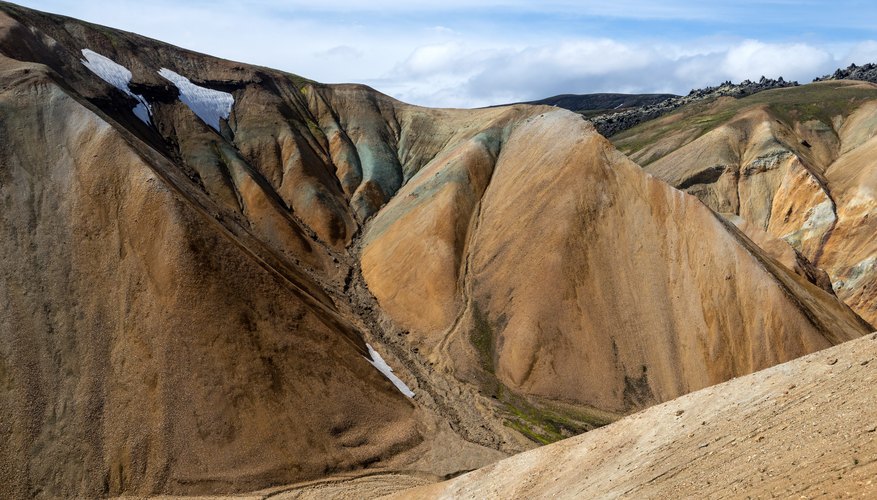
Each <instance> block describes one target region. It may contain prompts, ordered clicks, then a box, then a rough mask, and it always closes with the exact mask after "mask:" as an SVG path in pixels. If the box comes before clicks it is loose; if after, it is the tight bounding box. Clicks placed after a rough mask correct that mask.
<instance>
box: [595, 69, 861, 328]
mask: <svg viewBox="0 0 877 500" xmlns="http://www.w3.org/2000/svg"><path fill="white" fill-rule="evenodd" d="M875 99H877V85H874V84H872V83H865V82H857V81H847V80H836V81H825V82H818V83H812V84H809V85H804V86H801V87H795V88H788V89H778V90H770V91H766V92H762V93H759V94H756V95H753V96H750V97H746V98H743V99H731V98H720V99H716V100H712V101H704V102H703V103H699V104H697V105H694V106H690V107H687V108H683V109H680V110H679V111H677V112H675V113H673V114H670V115H667V116H665V117H663V118H660V119H658V120H655V121H652V122H647V123H644V124H642V125H640V126H638V127H635V128H633V129H630V130H628V131H626V132H623V133H621V134H618V135H616V136H614V137H613V138H612V140H613V142H614V143H615V144H616V145H617V146H618V147H619V148H620V149H621V150H622V151H623V152H625V153H626V154H628V155H629V156H630V157H631V158H632V159H633V160H634V161H636V162H637V163H639V164H640V165H642V166H643V167H644V168H645V170H646V172H649V173H651V174H653V175H655V176H657V177H660V178H662V179H664V180H666V181H667V182H668V183H670V184H671V185H673V186H676V187H678V188H679V189H684V190H685V191H687V192H689V193H691V194H693V195H695V196H697V197H698V198H700V199H701V201H703V202H704V203H705V204H706V205H708V206H709V207H711V208H712V209H713V210H715V211H716V212H720V213H730V214H735V215H738V216H740V217H741V218H742V219H744V220H746V221H747V222H748V223H750V224H752V225H754V226H756V227H757V228H759V229H761V230H763V231H766V232H768V233H770V234H771V235H772V236H773V237H775V238H779V239H782V240H784V241H786V242H787V243H788V244H789V245H791V246H792V247H794V249H795V251H796V252H798V253H800V254H801V255H803V256H804V257H806V258H807V259H808V260H809V261H810V262H812V263H813V264H814V265H816V266H818V267H820V268H822V269H824V270H825V271H826V272H827V273H828V275H829V276H830V278H831V281H832V283H833V288H834V291H835V292H836V293H837V295H838V297H840V298H841V299H842V300H844V301H845V302H846V303H847V304H849V305H850V307H852V308H853V309H854V310H855V311H856V312H857V313H858V314H860V315H861V316H862V317H863V318H864V319H865V320H867V321H869V322H871V323H875V322H877V264H875V254H877V246H875V245H877V240H875V239H874V237H873V235H874V232H875V230H877V226H875V224H877V221H875V211H877V198H875V196H877V194H875V193H877V169H875V168H874V165H873V163H872V162H870V161H868V160H867V158H870V157H871V156H872V155H873V154H874V152H875V148H877V142H875V140H874V132H875V130H877V106H875Z"/></svg>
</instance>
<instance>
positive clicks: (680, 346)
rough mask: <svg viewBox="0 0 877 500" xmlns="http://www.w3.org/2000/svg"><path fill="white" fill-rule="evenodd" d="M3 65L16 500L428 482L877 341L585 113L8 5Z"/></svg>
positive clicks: (1, 325) (7, 326)
mask: <svg viewBox="0 0 877 500" xmlns="http://www.w3.org/2000/svg"><path fill="white" fill-rule="evenodd" d="M0 54H2V55H0V135H2V137H3V141H2V146H0V200H2V203H3V215H2V219H0V220H2V231H3V232H2V238H0V244H2V246H3V252H4V255H5V256H8V257H7V258H4V259H3V260H2V262H0V294H2V296H0V304H2V309H0V398H2V401H3V402H4V404H3V406H2V407H0V412H2V422H3V424H2V427H0V433H2V434H3V439H2V440H0V457H2V458H3V460H0V484H2V488H3V489H0V493H3V494H4V495H5V496H13V497H17V496H43V497H57V496H67V497H69V496H88V497H90V496H104V495H116V494H121V493H130V494H137V495H146V494H151V493H187V494H188V493H233V492H238V491H244V490H257V489H262V488H266V487H270V486H275V485H279V484H287V483H292V482H297V481H304V480H310V479H315V478H320V477H325V476H329V475H332V474H335V473H339V472H348V473H350V472H351V471H353V472H356V471H369V472H374V471H394V470H406V471H415V472H418V473H421V474H424V475H426V476H428V477H433V478H440V477H443V476H445V475H450V474H456V473H459V472H461V471H465V470H470V469H474V468H477V467H480V466H482V465H485V464H487V463H490V462H492V461H494V460H496V459H497V458H500V457H502V456H504V455H507V454H510V453H514V452H519V451H522V450H524V449H527V448H531V447H533V446H535V444H536V443H538V442H549V441H554V440H557V439H560V438H562V437H565V436H571V435H573V434H576V433H579V432H582V431H585V430H589V429H592V428H594V427H596V426H599V425H602V424H605V423H607V422H609V421H611V420H613V419H615V418H618V417H619V416H620V415H622V414H626V413H629V412H632V411H635V410H638V409H641V408H644V407H646V406H650V405H653V404H656V403H660V402H662V401H666V400H668V399H671V398H674V397H677V396H679V395H682V394H685V393H687V392H690V391H693V390H697V389H700V388H703V387H706V386H708V385H711V384H715V383H719V382H722V381H724V380H727V379H729V378H732V377H735V376H739V375H743V374H747V373H750V372H752V371H754V370H758V369H761V368H765V367H768V366H772V365H774V364H776V363H781V362H783V361H787V360H789V359H793V358H795V357H798V356H801V355H804V354H807V353H810V352H813V351H816V350H819V349H823V348H826V347H829V346H831V345H834V344H837V343H839V342H842V341H845V340H849V339H853V338H855V337H858V336H860V335H862V334H863V333H865V332H866V331H867V328H868V327H867V325H866V324H865V323H864V322H863V321H862V320H861V319H860V318H859V317H858V316H856V314H854V313H853V312H852V311H851V310H850V309H849V308H848V307H846V306H845V305H844V304H843V303H842V302H840V301H838V300H837V298H836V297H834V296H833V295H832V294H830V293H828V292H827V291H826V290H824V289H823V288H820V286H817V285H816V284H813V283H811V281H814V280H812V279H809V278H808V276H807V275H806V273H801V272H800V270H799V274H796V273H795V272H794V271H795V270H794V269H790V268H788V267H786V266H785V265H783V264H781V261H782V258H775V257H774V256H772V255H771V254H769V253H768V252H765V251H763V250H762V249H761V247H759V246H758V245H755V244H754V243H753V242H752V240H751V239H750V238H749V237H746V236H745V235H744V233H743V232H741V231H740V230H738V229H737V228H736V227H734V226H733V225H731V224H729V223H727V221H725V220H724V219H722V218H719V217H716V216H715V214H714V213H713V212H712V211H710V210H709V209H708V208H706V207H704V206H703V205H702V204H701V203H700V202H699V201H698V200H697V199H696V198H694V197H691V196H688V195H686V194H684V193H682V192H680V191H677V190H675V189H673V188H671V187H670V186H668V185H667V184H665V183H663V182H660V181H658V180H657V179H655V178H653V177H651V176H648V175H646V174H644V173H643V172H642V170H641V169H640V167H639V166H637V165H635V164H634V163H632V162H631V161H630V160H628V159H627V158H626V157H624V156H623V155H621V154H620V153H619V152H617V151H616V150H615V149H614V148H613V147H612V145H611V144H610V143H609V142H608V141H606V140H605V139H603V138H602V137H600V136H599V135H598V134H597V133H596V132H595V131H594V129H593V127H591V126H590V125H589V124H588V123H587V122H585V121H584V120H582V118H581V117H580V116H578V115H575V114H573V113H569V112H566V111H560V110H554V109H552V108H548V107H533V106H512V107H501V108H492V109H483V110H435V109H426V108H420V107H416V106H410V105H406V104H404V103H400V102H398V101H395V100H393V99H391V98H389V97H387V96H384V95H382V94H380V93H378V92H376V91H374V90H372V89H369V88H367V87H363V86H357V85H335V86H331V85H322V84H319V83H316V82H312V81H309V80H306V79H303V78H300V77H297V76H295V75H291V74H287V73H283V72H279V71H275V70H270V69H267V68H260V67H254V66H248V65H244V64H240V63H234V62H229V61H224V60H219V59H215V58H211V57H208V56H204V55H201V54H196V53H192V52H188V51H185V50H183V49H180V48H177V47H172V46H169V45H166V44H162V43H160V42H157V41H154V40H150V39H146V38H143V37H140V36H137V35H134V34H130V33H125V32H120V31H116V30H112V29H108V28H104V27H100V26H95V25H90V24H87V23H83V22H80V21H76V20H72V19H68V18H63V17H59V16H52V15H47V14H41V13H38V12H35V11H30V10H27V9H23V8H20V7H16V6H14V5H11V4H5V3H4V4H0ZM778 259H779V260H778ZM375 353H378V354H375ZM378 355H379V356H380V358H379V357H378ZM380 359H384V360H385V361H386V363H383V362H381V361H379V360H380ZM385 364H386V365H389V367H391V368H392V369H393V370H394V373H395V375H396V376H398V379H399V380H395V381H391V380H388V378H392V377H385V376H384V375H382V373H381V371H380V370H378V369H376V367H379V368H380V369H382V370H383V371H384V373H385V374H386V372H387V371H388V369H387V367H386V366H385ZM403 384H404V386H403ZM399 389H402V390H399ZM409 390H410V391H411V392H413V397H412V398H409V397H408V395H410V392H409Z"/></svg>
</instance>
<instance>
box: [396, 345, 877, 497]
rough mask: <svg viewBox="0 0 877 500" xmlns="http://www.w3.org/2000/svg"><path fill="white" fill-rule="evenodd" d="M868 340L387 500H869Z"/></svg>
mask: <svg viewBox="0 0 877 500" xmlns="http://www.w3.org/2000/svg"><path fill="white" fill-rule="evenodd" d="M875 383H877V334H871V335H869V336H867V337H864V338H862V339H858V340H854V341H850V342H847V343H845V344H842V345H839V346H836V347H833V348H831V349H826V350H825V351H822V352H818V353H815V354H811V355H809V356H805V357H803V358H800V359H796V360H794V361H790V362H788V363H784V364H781V365H778V366H775V367H772V368H768V369H767V370H763V371H760V372H757V373H754V374H752V375H747V376H745V377H740V378H737V379H734V380H731V381H729V382H726V383H724V384H720V385H717V386H714V387H710V388H708V389H704V390H702V391H697V392H694V393H692V394H688V395H686V396H683V397H681V398H678V399H675V400H673V401H670V402H667V403H664V404H661V405H658V406H655V407H652V408H649V409H648V410H645V411H642V412H639V413H636V414H634V415H631V416H629V417H626V418H624V419H622V420H619V421H618V422H615V423H613V424H611V425H608V426H606V427H603V428H601V429H598V430H596V431H592V432H589V433H587V434H584V435H581V436H578V437H574V438H570V439H567V440H564V441H561V442H558V443H555V444H552V445H549V446H544V447H542V448H539V449H537V450H532V451H529V452H525V453H522V454H519V455H516V456H514V457H511V458H508V459H505V460H502V461H500V462H498V463H496V464H494V465H491V466H488V467H485V468H483V469H479V470H477V471H475V472H471V473H469V474H465V475H463V476H460V477H458V478H455V479H452V480H450V481H447V482H444V483H440V484H436V485H431V486H426V487H422V488H418V489H413V490H409V491H405V492H401V493H399V494H398V495H397V496H395V497H393V498H408V499H428V498H614V497H621V498H685V497H688V498H691V497H700V498H707V497H708V498H743V497H750V496H751V497H756V498H767V497H779V498H799V497H800V498H813V497H817V496H829V497H856V498H874V496H875V495H877V404H875V403H877V392H875V390H874V384H875Z"/></svg>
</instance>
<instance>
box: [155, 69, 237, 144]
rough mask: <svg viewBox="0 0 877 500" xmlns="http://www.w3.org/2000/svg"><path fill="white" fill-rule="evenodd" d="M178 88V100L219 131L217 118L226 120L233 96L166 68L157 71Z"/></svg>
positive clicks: (232, 102)
mask: <svg viewBox="0 0 877 500" xmlns="http://www.w3.org/2000/svg"><path fill="white" fill-rule="evenodd" d="M158 74H159V75H161V76H162V77H163V78H164V79H166V80H168V81H170V82H171V83H173V84H174V85H176V87H177V88H178V89H179V90H180V100H181V101H183V104H185V105H186V106H188V107H189V109H191V110H192V112H194V113H195V114H196V115H198V118H201V120H203V121H204V123H206V124H207V125H210V126H211V127H213V129H214V130H216V131H217V132H219V120H228V116H229V115H230V114H231V107H232V106H233V105H234V97H232V95H231V94H229V93H228V92H222V91H220V90H213V89H208V88H207V87H201V86H198V85H195V84H194V83H192V82H191V81H190V80H189V79H188V78H186V77H185V76H183V75H180V74H178V73H174V72H173V71H171V70H169V69H167V68H161V70H160V71H159V72H158Z"/></svg>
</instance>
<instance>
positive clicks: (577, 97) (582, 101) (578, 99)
mask: <svg viewBox="0 0 877 500" xmlns="http://www.w3.org/2000/svg"><path fill="white" fill-rule="evenodd" d="M673 97H678V96H676V95H674V94H561V95H556V96H553V97H547V98H545V99H540V100H538V101H529V102H526V103H524V104H544V105H547V106H556V107H558V108H563V109H568V110H570V111H575V112H576V113H581V114H583V115H595V114H602V113H604V112H606V111H616V110H617V111H621V110H624V109H628V108H636V107H640V106H650V105H653V104H658V103H660V102H663V101H666V100H667V99H670V98H673Z"/></svg>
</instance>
